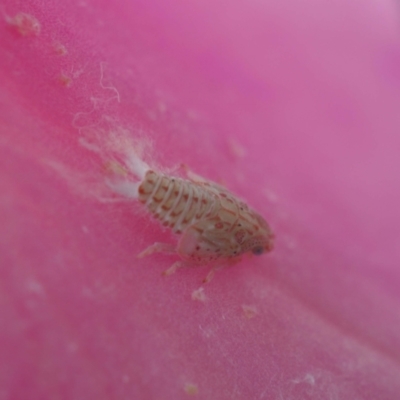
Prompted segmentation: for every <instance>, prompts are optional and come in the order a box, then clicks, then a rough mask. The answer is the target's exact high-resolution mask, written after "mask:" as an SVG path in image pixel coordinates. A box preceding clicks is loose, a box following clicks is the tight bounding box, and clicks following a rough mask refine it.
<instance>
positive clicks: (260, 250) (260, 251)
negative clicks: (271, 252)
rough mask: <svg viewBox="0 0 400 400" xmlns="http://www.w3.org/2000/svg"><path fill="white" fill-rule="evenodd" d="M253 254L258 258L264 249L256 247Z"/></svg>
mask: <svg viewBox="0 0 400 400" xmlns="http://www.w3.org/2000/svg"><path fill="white" fill-rule="evenodd" d="M252 252H253V254H255V255H256V256H260V255H261V254H262V253H264V248H263V247H261V246H257V247H254V249H253V250H252Z"/></svg>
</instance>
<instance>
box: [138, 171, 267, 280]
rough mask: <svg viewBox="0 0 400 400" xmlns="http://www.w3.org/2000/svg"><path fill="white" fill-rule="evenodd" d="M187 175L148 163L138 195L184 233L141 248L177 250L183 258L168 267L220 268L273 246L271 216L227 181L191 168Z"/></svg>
mask: <svg viewBox="0 0 400 400" xmlns="http://www.w3.org/2000/svg"><path fill="white" fill-rule="evenodd" d="M186 173H187V179H182V178H178V177H172V176H169V175H165V174H162V173H159V172H156V171H154V170H152V169H147V170H146V171H145V173H144V174H143V178H142V181H141V182H139V184H138V186H137V197H138V200H139V201H140V202H141V203H142V204H144V205H145V207H146V208H147V209H148V210H149V212H150V213H151V214H152V215H153V217H154V218H156V219H158V220H159V222H160V223H161V224H162V225H163V226H165V227H167V228H169V229H171V230H172V231H173V232H174V233H175V234H177V235H179V236H180V238H179V241H178V244H177V245H172V244H166V243H154V244H153V245H151V246H150V247H148V248H147V249H146V250H144V251H143V252H141V253H140V254H139V256H138V257H144V256H147V255H150V254H152V253H155V252H165V253H177V254H178V255H179V256H180V258H181V260H180V261H177V262H175V263H174V264H173V265H172V267H170V268H169V269H168V270H167V271H165V272H164V274H165V275H170V274H172V273H173V272H175V271H176V270H177V269H178V268H181V267H186V266H196V265H209V266H211V267H212V269H211V271H210V273H209V274H208V275H207V277H206V278H205V279H204V282H208V281H210V280H211V278H212V276H213V274H214V272H215V270H216V269H220V268H223V267H224V266H228V265H232V264H235V263H236V262H238V261H240V259H241V258H242V256H243V255H245V254H246V253H248V254H255V255H261V254H263V253H265V252H269V251H271V250H272V249H273V238H274V235H273V233H272V231H271V229H270V227H269V226H268V224H267V223H266V221H265V220H264V219H263V218H262V217H261V216H260V215H259V214H258V213H257V212H256V211H254V210H252V209H251V208H250V207H249V206H248V205H247V204H246V203H244V202H243V201H242V200H240V199H238V198H237V197H236V196H235V195H233V194H232V193H230V192H229V191H228V190H227V189H225V188H224V187H222V186H220V185H218V184H216V183H213V182H211V181H208V180H205V179H203V178H201V177H199V176H197V175H195V174H193V173H191V172H190V171H186Z"/></svg>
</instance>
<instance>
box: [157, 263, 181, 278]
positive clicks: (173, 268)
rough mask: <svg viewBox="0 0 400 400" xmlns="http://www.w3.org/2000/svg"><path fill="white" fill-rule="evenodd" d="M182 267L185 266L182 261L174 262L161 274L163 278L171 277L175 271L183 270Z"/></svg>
mask: <svg viewBox="0 0 400 400" xmlns="http://www.w3.org/2000/svg"><path fill="white" fill-rule="evenodd" d="M184 266H185V263H183V262H182V261H176V262H174V263H173V264H172V265H171V266H170V267H169V268H168V269H166V270H165V271H164V272H163V273H162V274H163V276H169V275H172V274H174V273H175V272H176V270H177V269H179V268H183V267H184Z"/></svg>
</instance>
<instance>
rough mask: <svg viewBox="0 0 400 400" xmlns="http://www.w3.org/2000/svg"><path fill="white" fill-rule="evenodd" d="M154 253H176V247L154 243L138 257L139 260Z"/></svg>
mask: <svg viewBox="0 0 400 400" xmlns="http://www.w3.org/2000/svg"><path fill="white" fill-rule="evenodd" d="M153 253H172V254H175V253H176V249H175V246H173V245H172V244H169V243H158V242H156V243H154V244H152V245H151V246H149V247H147V249H145V250H143V251H142V252H141V253H139V254H138V255H137V258H143V257H147V256H149V255H150V254H153Z"/></svg>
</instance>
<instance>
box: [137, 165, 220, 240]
mask: <svg viewBox="0 0 400 400" xmlns="http://www.w3.org/2000/svg"><path fill="white" fill-rule="evenodd" d="M138 192H139V201H140V202H142V203H143V204H145V205H146V206H147V208H148V209H149V210H150V212H151V213H152V214H153V215H154V217H155V218H158V219H159V220H160V221H161V223H162V224H163V225H164V226H168V227H170V228H171V229H172V230H173V231H174V232H175V233H182V231H184V230H185V229H186V228H187V227H188V226H190V225H192V224H193V223H195V222H196V221H198V220H201V219H202V218H208V217H210V216H212V215H213V214H215V212H216V211H217V208H218V204H219V201H218V197H217V196H215V194H214V193H213V192H212V191H209V190H207V189H206V188H205V187H203V186H201V185H200V184H195V183H192V182H190V181H186V180H183V179H179V178H172V177H169V176H165V175H162V174H158V173H156V172H154V171H152V170H149V171H147V172H146V175H145V177H144V179H143V181H142V182H141V184H140V185H139V188H138Z"/></svg>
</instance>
